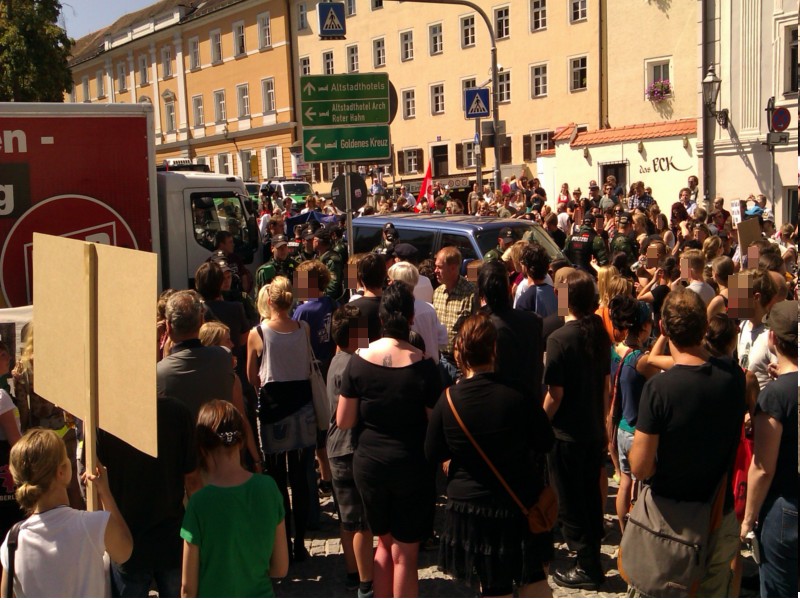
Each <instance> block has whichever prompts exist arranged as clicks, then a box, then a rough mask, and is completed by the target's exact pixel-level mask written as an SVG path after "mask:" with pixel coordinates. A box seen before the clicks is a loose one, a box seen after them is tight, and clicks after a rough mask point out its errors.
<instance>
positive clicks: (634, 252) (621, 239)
mask: <svg viewBox="0 0 800 600" xmlns="http://www.w3.org/2000/svg"><path fill="white" fill-rule="evenodd" d="M630 231H631V218H630V215H629V214H628V213H622V214H621V215H620V216H619V218H618V219H617V233H616V234H615V235H614V238H613V239H612V240H611V244H610V248H611V256H614V255H615V254H616V253H617V252H624V253H625V255H626V256H627V257H628V266H629V267H630V266H631V265H632V264H633V263H635V262H636V260H637V258H638V256H639V248H638V246H639V244H637V243H636V240H634V239H631V235H630Z"/></svg>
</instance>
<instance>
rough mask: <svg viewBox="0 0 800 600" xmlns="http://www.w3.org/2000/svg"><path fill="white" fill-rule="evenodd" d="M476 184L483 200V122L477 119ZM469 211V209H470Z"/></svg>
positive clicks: (474, 154)
mask: <svg viewBox="0 0 800 600" xmlns="http://www.w3.org/2000/svg"><path fill="white" fill-rule="evenodd" d="M472 155H473V156H474V157H475V183H476V184H477V187H478V190H477V191H478V194H480V197H481V198H483V152H482V151H481V120H480V119H475V151H474V152H473V153H472ZM468 210H469V209H468Z"/></svg>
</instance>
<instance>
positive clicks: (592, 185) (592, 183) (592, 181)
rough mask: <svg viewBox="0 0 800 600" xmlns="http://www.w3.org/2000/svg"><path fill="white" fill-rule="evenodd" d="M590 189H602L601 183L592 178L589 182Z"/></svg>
mask: <svg viewBox="0 0 800 600" xmlns="http://www.w3.org/2000/svg"><path fill="white" fill-rule="evenodd" d="M589 189H590V190H594V189H598V190H599V189H600V186H599V185H597V182H596V181H595V180H594V179H592V180H591V181H590V182H589Z"/></svg>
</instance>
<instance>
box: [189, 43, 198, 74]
mask: <svg viewBox="0 0 800 600" xmlns="http://www.w3.org/2000/svg"><path fill="white" fill-rule="evenodd" d="M199 68H200V40H199V39H197V38H196V37H195V38H192V39H190V40H189V69H191V70H194V69H199Z"/></svg>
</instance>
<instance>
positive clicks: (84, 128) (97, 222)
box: [0, 104, 155, 306]
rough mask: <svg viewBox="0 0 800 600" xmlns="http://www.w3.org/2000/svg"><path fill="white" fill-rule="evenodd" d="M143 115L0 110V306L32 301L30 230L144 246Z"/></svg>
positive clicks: (104, 110)
mask: <svg viewBox="0 0 800 600" xmlns="http://www.w3.org/2000/svg"><path fill="white" fill-rule="evenodd" d="M151 126H152V108H151V107H149V106H140V105H128V106H124V105H106V106H102V107H98V106H93V107H91V108H90V107H88V106H80V105H70V104H38V105H30V104H29V105H24V104H0V240H2V247H1V248H0V291H2V298H0V303H3V302H4V303H5V305H6V306H21V305H25V304H31V303H32V302H33V297H32V293H33V276H32V267H33V260H32V254H31V253H32V247H33V233H34V232H40V233H48V234H50V235H58V236H63V237H70V238H73V239H80V240H86V241H91V242H101V243H105V244H111V245H114V246H121V247H125V248H133V249H139V250H152V249H153V239H152V236H153V229H152V224H151V202H154V201H155V199H154V198H151V191H152V190H153V189H154V187H151V183H152V182H151V178H152V177H155V170H154V169H153V168H152V160H153V157H152V144H151V141H150V140H151V136H152V133H151V132H150V128H151Z"/></svg>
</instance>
